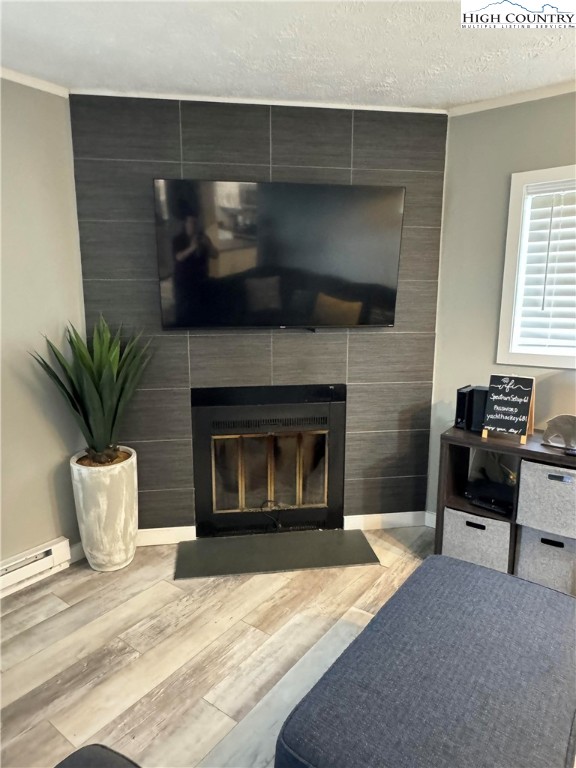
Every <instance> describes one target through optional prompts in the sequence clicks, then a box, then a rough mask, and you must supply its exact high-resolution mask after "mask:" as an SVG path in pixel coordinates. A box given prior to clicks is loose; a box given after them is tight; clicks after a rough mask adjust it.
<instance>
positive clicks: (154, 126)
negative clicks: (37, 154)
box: [70, 96, 446, 528]
mask: <svg viewBox="0 0 576 768" xmlns="http://www.w3.org/2000/svg"><path fill="white" fill-rule="evenodd" d="M70 106H71V114H72V132H73V140H74V154H75V173H76V193H77V199H78V217H79V225H80V245H81V253H82V271H83V279H84V297H85V304H86V321H87V326H88V328H90V326H92V324H93V323H94V321H95V320H96V319H97V317H98V315H99V314H100V312H102V313H103V314H104V315H105V317H106V318H107V320H108V321H109V322H110V323H111V324H113V325H115V324H119V323H120V322H122V323H123V324H124V325H125V326H126V327H133V328H135V329H144V332H145V333H146V334H147V335H149V336H151V337H152V345H153V347H154V350H155V355H154V359H153V362H152V363H151V365H150V367H149V369H148V371H147V372H146V375H145V377H144V379H143V381H142V383H141V386H140V389H139V390H138V392H137V394H136V397H135V398H134V402H133V404H132V405H131V407H130V410H129V412H128V413H127V417H126V422H125V425H124V429H123V435H122V439H123V440H125V441H126V442H129V443H130V445H133V446H134V447H135V448H136V450H137V452H138V471H139V483H140V526H141V527H144V528H146V527H157V526H159V527H163V526H174V525H190V524H193V522H194V488H193V478H192V431H191V423H190V408H189V389H190V387H207V386H241V385H261V384H309V383H330V382H334V383H335V382H346V383H347V384H348V398H349V399H348V426H347V433H348V434H347V447H346V479H345V481H346V482H345V484H346V492H345V513H346V514H372V513H380V512H402V511H408V510H417V509H423V508H424V503H425V497H426V481H427V477H426V473H427V460H428V439H429V427H430V401H431V394H432V367H433V360H434V331H435V321H436V293H437V278H438V251H439V241H440V216H441V210H442V184H443V173H444V148H445V138H446V118H445V117H444V116H442V115H430V114H413V113H395V112H373V111H357V110H355V111H352V110H342V109H315V108H295V107H294V108H293V107H266V106H254V105H243V104H215V103H196V102H178V101H171V100H170V101H169V100H161V99H132V98H110V97H92V96H72V97H71V99H70ZM179 177H183V178H186V177H189V178H197V179H215V180H217V179H230V180H237V179H240V180H248V181H268V180H270V179H272V180H274V181H299V182H324V183H333V184H349V183H356V184H391V185H402V186H405V187H406V205H405V215H404V229H403V234H402V249H401V259H400V281H399V292H398V304H397V311H396V325H395V327H394V328H392V329H354V330H351V331H340V330H334V331H320V332H318V333H314V334H313V333H309V332H307V331H294V330H287V331H280V330H278V331H214V332H207V331H203V332H190V333H186V332H166V333H164V332H163V331H162V327H161V323H160V307H159V296H158V285H157V280H156V244H155V239H154V206H153V196H152V179H153V178H179Z"/></svg>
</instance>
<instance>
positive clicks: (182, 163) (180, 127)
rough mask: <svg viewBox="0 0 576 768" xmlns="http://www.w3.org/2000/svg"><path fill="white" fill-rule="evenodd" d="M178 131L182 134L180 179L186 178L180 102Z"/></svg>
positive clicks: (179, 105)
mask: <svg viewBox="0 0 576 768" xmlns="http://www.w3.org/2000/svg"><path fill="white" fill-rule="evenodd" d="M178 130H179V133H180V178H181V179H183V178H184V155H183V152H182V102H181V101H178Z"/></svg>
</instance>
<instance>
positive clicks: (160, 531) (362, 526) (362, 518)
mask: <svg viewBox="0 0 576 768" xmlns="http://www.w3.org/2000/svg"><path fill="white" fill-rule="evenodd" d="M435 524H436V515H435V514H434V513H432V512H395V513H392V514H387V515H347V516H346V517H345V518H344V530H345V531H353V530H365V531H368V530H371V529H377V528H408V527H410V526H416V525H426V526H428V527H429V528H434V526H435ZM195 538H196V526H195V525H179V526H175V527H173V528H141V529H140V530H139V531H138V537H137V539H136V545H137V546H138V547H153V546H156V545H158V544H178V543H179V542H181V541H193V540H194V539H195ZM83 558H84V550H83V549H82V544H81V543H80V542H78V543H77V544H72V546H71V547H70V562H72V563H77V562H78V561H79V560H82V559H83Z"/></svg>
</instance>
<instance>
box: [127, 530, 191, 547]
mask: <svg viewBox="0 0 576 768" xmlns="http://www.w3.org/2000/svg"><path fill="white" fill-rule="evenodd" d="M195 538H196V526H195V525H179V526H175V527H174V528H140V530H139V531H138V538H137V539H136V544H137V546H138V547H150V546H153V545H155V544H178V543H179V542H180V541H193V540H194V539H195Z"/></svg>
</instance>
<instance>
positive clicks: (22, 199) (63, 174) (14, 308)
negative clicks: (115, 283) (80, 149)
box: [1, 80, 84, 558]
mask: <svg viewBox="0 0 576 768" xmlns="http://www.w3.org/2000/svg"><path fill="white" fill-rule="evenodd" d="M1 99H2V555H1V556H2V558H7V557H11V556H13V555H17V554H19V553H20V552H23V551H25V550H27V549H30V548H32V547H35V546H38V545H40V544H44V543H45V542H47V541H50V540H51V539H54V538H56V537H58V536H62V535H65V536H68V537H69V538H70V539H71V541H72V542H74V541H78V540H79V535H78V528H77V525H76V515H75V512H74V501H73V498H72V487H71V483H70V470H69V466H68V459H69V457H70V454H71V453H73V452H74V451H76V450H78V449H79V448H80V445H81V442H80V439H81V438H80V433H79V431H78V429H77V428H76V426H75V424H74V423H73V420H72V418H71V417H70V415H69V414H68V413H67V412H66V410H65V408H64V404H63V403H62V402H61V400H60V395H59V394H58V393H57V391H56V388H55V387H54V385H53V384H51V383H50V381H49V380H48V377H47V376H46V375H45V374H44V373H42V371H41V370H40V368H39V366H38V365H37V364H36V363H34V362H33V360H32V358H31V357H30V355H29V354H28V352H29V351H32V350H38V351H40V352H41V353H43V354H45V353H46V342H45V341H44V339H43V338H42V334H44V333H45V334H46V335H47V336H48V337H49V338H51V339H53V340H54V341H56V342H57V343H60V342H61V341H62V338H63V331H64V327H65V325H66V323H67V322H68V321H71V322H73V323H75V324H76V325H77V327H78V328H82V327H83V324H84V308H83V304H82V283H81V274H80V256H79V251H78V225H77V223H76V203H75V199H74V175H73V166H72V140H71V135H70V115H69V109H68V100H67V99H65V98H62V97H60V96H54V95H52V94H49V93H43V92H41V91H38V90H36V89H34V88H28V87H26V86H23V85H18V84H16V83H12V82H8V81H6V80H2V81H1Z"/></svg>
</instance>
